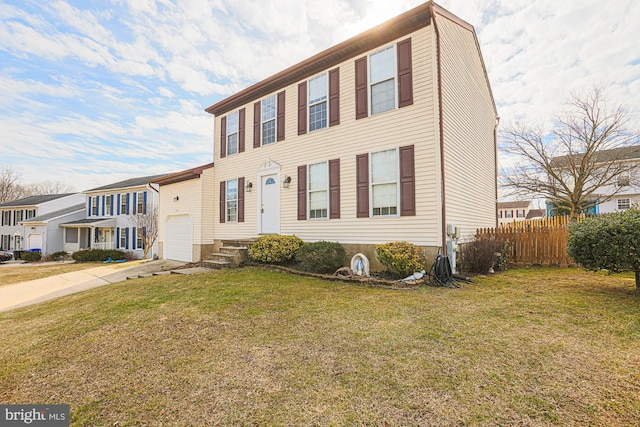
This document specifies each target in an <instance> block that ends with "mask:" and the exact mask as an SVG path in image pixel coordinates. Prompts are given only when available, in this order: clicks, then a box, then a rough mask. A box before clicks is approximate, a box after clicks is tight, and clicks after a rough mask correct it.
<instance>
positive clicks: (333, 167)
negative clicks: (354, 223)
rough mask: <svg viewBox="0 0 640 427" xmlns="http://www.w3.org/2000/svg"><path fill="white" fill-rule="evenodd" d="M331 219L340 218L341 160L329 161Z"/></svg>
mask: <svg viewBox="0 0 640 427" xmlns="http://www.w3.org/2000/svg"><path fill="white" fill-rule="evenodd" d="M329 218H330V219H338V218H340V159H335V160H329Z"/></svg>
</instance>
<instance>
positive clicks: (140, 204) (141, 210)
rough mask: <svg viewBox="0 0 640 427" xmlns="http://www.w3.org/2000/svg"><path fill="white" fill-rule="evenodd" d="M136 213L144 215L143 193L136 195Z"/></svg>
mask: <svg viewBox="0 0 640 427" xmlns="http://www.w3.org/2000/svg"><path fill="white" fill-rule="evenodd" d="M136 213H137V214H138V215H142V214H143V213H144V193H143V192H142V191H140V192H138V194H137V195H136Z"/></svg>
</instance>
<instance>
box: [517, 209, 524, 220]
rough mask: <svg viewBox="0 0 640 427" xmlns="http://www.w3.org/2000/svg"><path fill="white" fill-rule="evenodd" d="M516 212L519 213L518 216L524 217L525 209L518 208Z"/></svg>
mask: <svg viewBox="0 0 640 427" xmlns="http://www.w3.org/2000/svg"><path fill="white" fill-rule="evenodd" d="M516 214H517V215H518V218H524V209H523V210H519V209H518V210H517V211H516Z"/></svg>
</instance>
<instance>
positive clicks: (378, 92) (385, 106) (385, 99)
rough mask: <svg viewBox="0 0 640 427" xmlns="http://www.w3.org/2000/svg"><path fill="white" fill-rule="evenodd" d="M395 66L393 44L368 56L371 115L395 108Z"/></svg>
mask: <svg viewBox="0 0 640 427" xmlns="http://www.w3.org/2000/svg"><path fill="white" fill-rule="evenodd" d="M396 68H397V67H396V48H395V45H392V46H389V47H387V48H385V49H383V50H381V51H379V52H376V53H374V54H372V55H370V56H369V87H370V88H369V90H370V93H371V114H372V115H373V114H378V113H382V112H385V111H388V110H393V109H394V108H396V84H395V82H396Z"/></svg>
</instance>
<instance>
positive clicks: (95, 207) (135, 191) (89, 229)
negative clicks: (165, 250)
mask: <svg viewBox="0 0 640 427" xmlns="http://www.w3.org/2000/svg"><path fill="white" fill-rule="evenodd" d="M162 176H164V175H152V176H143V177H137V178H131V179H127V180H124V181H120V182H116V183H113V184H109V185H105V186H102V187H98V188H94V189H91V190H87V191H84V192H83V193H82V194H83V197H84V198H85V199H86V200H85V203H84V206H85V208H84V214H85V215H84V217H83V218H82V219H78V220H76V221H69V222H65V223H63V224H60V226H61V227H62V228H63V229H64V233H63V234H64V250H65V251H66V252H76V251H79V250H82V249H120V250H122V251H125V252H131V253H132V254H133V256H134V257H136V258H142V256H143V252H144V245H143V241H142V237H143V235H144V233H145V232H146V230H144V229H141V228H136V227H135V226H134V225H133V224H132V221H131V217H132V216H133V215H138V214H146V212H147V209H148V207H149V206H155V207H157V206H158V185H157V184H151V183H150V182H151V181H153V180H155V179H158V178H160V177H162ZM155 255H157V241H156V243H155V244H154V248H152V250H151V251H149V256H152V257H153V256H155Z"/></svg>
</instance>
